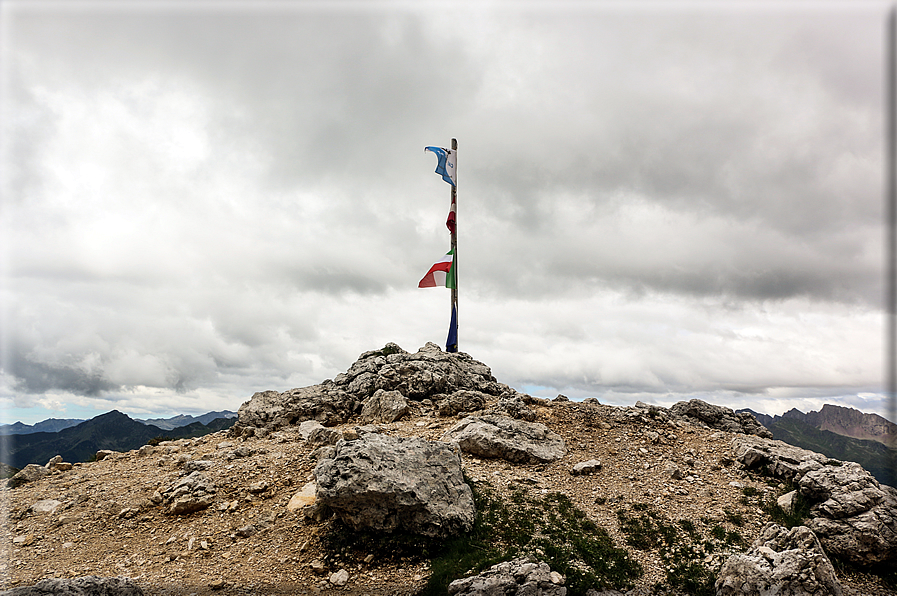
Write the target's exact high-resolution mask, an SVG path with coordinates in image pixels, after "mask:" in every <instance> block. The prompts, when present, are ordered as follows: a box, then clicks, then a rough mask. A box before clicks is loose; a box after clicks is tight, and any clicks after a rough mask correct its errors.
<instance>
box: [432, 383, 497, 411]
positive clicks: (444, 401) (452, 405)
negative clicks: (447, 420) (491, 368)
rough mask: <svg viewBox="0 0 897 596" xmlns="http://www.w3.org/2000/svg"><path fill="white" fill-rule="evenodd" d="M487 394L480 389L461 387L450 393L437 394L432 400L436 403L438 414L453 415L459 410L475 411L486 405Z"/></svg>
mask: <svg viewBox="0 0 897 596" xmlns="http://www.w3.org/2000/svg"><path fill="white" fill-rule="evenodd" d="M487 397H489V396H488V395H487V394H485V393H483V392H481V391H471V390H468V389H462V390H460V391H455V392H454V393H452V394H451V395H442V394H437V395H434V396H433V400H434V401H436V403H437V408H438V410H437V411H438V413H439V415H440V416H455V415H456V414H459V413H461V412H476V411H478V410H482V409H483V408H484V407H486V398H487Z"/></svg>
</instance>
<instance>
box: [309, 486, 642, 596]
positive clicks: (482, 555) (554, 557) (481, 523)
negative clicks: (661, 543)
mask: <svg viewBox="0 0 897 596" xmlns="http://www.w3.org/2000/svg"><path fill="white" fill-rule="evenodd" d="M465 480H466V481H467V483H468V484H469V485H470V486H471V488H472V490H473V496H474V504H475V505H476V510H477V514H476V519H475V521H474V525H473V529H472V530H471V531H470V532H469V533H468V534H465V535H462V536H458V537H456V538H452V539H449V540H436V539H427V538H424V537H421V536H416V535H409V534H398V533H393V534H386V533H383V532H355V531H353V530H351V529H350V528H347V527H345V526H344V525H343V524H341V523H339V522H336V521H334V522H330V524H329V525H328V527H327V528H326V529H325V533H324V535H323V536H322V542H323V544H324V547H325V550H326V552H327V555H328V557H330V558H331V559H333V560H337V561H345V562H346V563H349V564H356V563H360V562H361V559H363V558H364V557H365V556H367V555H368V554H373V555H374V556H375V557H376V558H377V559H378V560H386V561H399V560H401V561H421V560H429V561H430V578H429V580H428V582H427V586H426V587H425V588H424V589H423V591H422V592H421V593H420V595H419V596H424V595H428V596H429V595H436V594H439V595H440V596H444V595H445V593H446V590H447V588H448V584H449V583H451V582H452V581H453V580H455V579H458V578H460V577H464V576H465V575H468V574H470V573H477V572H479V571H482V570H483V569H486V568H487V567H490V566H492V565H495V564H496V563H499V562H501V561H507V560H510V559H513V558H516V557H518V556H522V555H526V554H529V555H532V556H533V557H535V558H537V559H539V560H541V561H545V562H546V563H548V565H549V566H550V567H551V568H552V569H553V570H555V571H557V572H558V573H561V574H562V575H564V576H566V582H565V586H566V587H567V594H569V595H570V596H581V595H584V594H585V593H586V592H587V591H588V590H589V589H592V588H594V589H597V590H602V589H618V590H627V589H629V588H631V587H632V586H633V585H634V580H635V579H636V578H638V577H640V576H641V575H642V573H643V571H642V568H641V566H640V565H639V564H638V563H637V562H636V561H635V560H634V559H632V558H631V557H630V555H629V553H628V552H627V551H625V550H624V549H621V548H617V547H616V546H614V544H613V540H612V539H611V537H610V535H609V534H608V533H607V532H606V531H605V530H604V529H602V528H600V527H598V526H597V525H596V524H595V523H594V522H593V521H591V520H590V519H588V517H586V515H585V513H583V512H582V511H580V510H579V509H577V508H576V507H575V506H574V505H573V503H572V502H571V501H570V499H569V498H567V497H566V496H565V495H563V494H561V493H548V494H546V495H544V496H542V497H534V496H530V495H528V494H526V493H525V492H524V491H522V490H517V491H515V492H513V493H512V494H511V495H510V498H507V499H503V498H501V497H499V496H496V495H495V492H494V490H493V489H492V487H491V486H489V485H488V484H486V483H474V482H471V481H470V480H469V479H466V478H465Z"/></svg>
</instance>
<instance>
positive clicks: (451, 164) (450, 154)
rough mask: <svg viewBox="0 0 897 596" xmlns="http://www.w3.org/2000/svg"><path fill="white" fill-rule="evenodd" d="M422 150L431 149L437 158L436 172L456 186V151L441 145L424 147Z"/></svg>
mask: <svg viewBox="0 0 897 596" xmlns="http://www.w3.org/2000/svg"><path fill="white" fill-rule="evenodd" d="M424 151H432V152H433V153H435V154H436V157H437V158H439V162H438V163H437V164H436V173H437V174H439V175H440V176H442V179H443V180H445V181H446V182H448V183H449V184H451V185H452V186H457V181H458V176H457V166H458V164H457V160H458V152H457V151H452V150H451V149H445V148H443V147H424Z"/></svg>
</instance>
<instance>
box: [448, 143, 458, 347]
mask: <svg viewBox="0 0 897 596" xmlns="http://www.w3.org/2000/svg"><path fill="white" fill-rule="evenodd" d="M457 150H458V139H452V151H457ZM457 159H458V156H457V155H456V156H455V183H454V184H453V185H451V186H452V207H454V208H455V225H454V226H453V229H452V254H453V255H454V257H453V258H454V261H455V262H454V273H455V287H454V288H452V304H451V308H450V309H449V317H451V316H452V313H454V315H455V333H456V334H457V332H458V162H457ZM449 320H451V319H449ZM455 339H456V341H457V337H456V338H455ZM455 345H456V346H457V343H456V344H455Z"/></svg>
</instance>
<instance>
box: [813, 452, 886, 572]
mask: <svg viewBox="0 0 897 596" xmlns="http://www.w3.org/2000/svg"><path fill="white" fill-rule="evenodd" d="M798 485H799V486H800V493H801V495H802V496H803V497H804V499H806V500H808V501H810V502H811V503H814V504H813V506H812V507H811V509H810V515H811V519H810V520H809V521H808V522H807V526H809V527H810V528H811V529H812V530H813V531H814V532H815V533H816V535H817V536H819V539H820V540H821V541H822V543H823V545H824V546H825V549H826V552H828V553H829V554H830V555H834V556H837V557H840V558H844V559H847V560H848V561H851V562H853V563H855V564H858V565H861V566H868V565H873V564H876V563H884V562H885V561H894V560H897V490H895V489H894V488H892V487H890V486H886V485H882V484H879V482H878V481H877V480H876V479H875V478H874V477H873V476H872V475H871V474H869V472H867V471H866V470H864V469H863V468H862V467H861V466H860V465H859V464H857V463H853V462H844V464H842V465H841V466H825V467H823V468H820V469H818V470H813V471H811V472H808V473H807V474H805V475H804V476H803V477H801V479H800V481H799V482H798Z"/></svg>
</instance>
